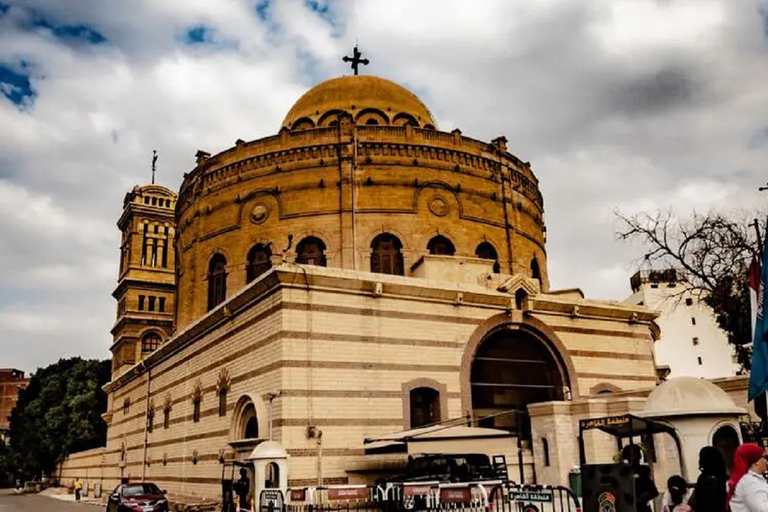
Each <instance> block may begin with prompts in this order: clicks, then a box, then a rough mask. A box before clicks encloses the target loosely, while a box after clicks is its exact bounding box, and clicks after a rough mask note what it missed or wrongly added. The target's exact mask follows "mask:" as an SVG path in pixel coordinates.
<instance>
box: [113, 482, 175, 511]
mask: <svg viewBox="0 0 768 512" xmlns="http://www.w3.org/2000/svg"><path fill="white" fill-rule="evenodd" d="M107 512H168V500H167V499H166V498H165V491H162V490H160V488H159V487H158V486H157V485H155V484H153V483H151V482H136V483H128V484H120V485H118V486H117V488H116V489H115V490H114V491H112V494H110V495H109V500H108V501H107Z"/></svg>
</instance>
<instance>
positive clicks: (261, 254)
mask: <svg viewBox="0 0 768 512" xmlns="http://www.w3.org/2000/svg"><path fill="white" fill-rule="evenodd" d="M271 257H272V251H271V250H270V249H269V246H268V245H264V244H256V245H254V246H253V248H252V249H251V250H250V251H248V265H247V266H246V267H245V282H246V283H250V282H251V281H253V280H254V279H256V278H257V277H259V276H260V275H261V274H263V273H264V272H266V271H267V270H269V269H270V267H272V261H271V260H270V258H271Z"/></svg>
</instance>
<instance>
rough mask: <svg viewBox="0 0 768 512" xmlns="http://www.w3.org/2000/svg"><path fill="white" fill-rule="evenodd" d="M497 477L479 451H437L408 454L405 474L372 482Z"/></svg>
mask: <svg viewBox="0 0 768 512" xmlns="http://www.w3.org/2000/svg"><path fill="white" fill-rule="evenodd" d="M497 478H499V476H498V474H497V472H496V470H495V469H494V467H493V465H492V464H491V461H490V459H489V457H488V456H487V455H485V454H483V453H463V454H443V453H440V454H424V455H419V456H416V457H409V459H408V466H407V467H406V472H405V473H403V474H400V475H394V476H391V477H388V478H383V479H379V480H378V481H377V482H376V483H377V484H386V483H401V482H424V481H439V482H475V481H478V480H494V479H497Z"/></svg>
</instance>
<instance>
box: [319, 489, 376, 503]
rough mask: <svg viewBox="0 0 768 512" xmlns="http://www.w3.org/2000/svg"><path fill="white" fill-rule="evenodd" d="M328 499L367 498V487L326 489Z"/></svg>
mask: <svg viewBox="0 0 768 512" xmlns="http://www.w3.org/2000/svg"><path fill="white" fill-rule="evenodd" d="M328 499H329V500H367V499H368V488H367V487H351V488H346V489H343V488H342V489H338V488H336V489H328Z"/></svg>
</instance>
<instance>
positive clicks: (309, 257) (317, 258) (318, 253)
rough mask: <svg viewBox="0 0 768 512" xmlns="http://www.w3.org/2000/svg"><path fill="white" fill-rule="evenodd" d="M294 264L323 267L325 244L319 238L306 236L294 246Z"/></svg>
mask: <svg viewBox="0 0 768 512" xmlns="http://www.w3.org/2000/svg"><path fill="white" fill-rule="evenodd" d="M296 263H303V264H304V265H318V266H320V267H324V266H325V244H324V243H323V241H322V240H320V239H319V238H316V237H314V236H308V237H307V238H305V239H304V240H302V241H301V242H299V245H297V246H296Z"/></svg>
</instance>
